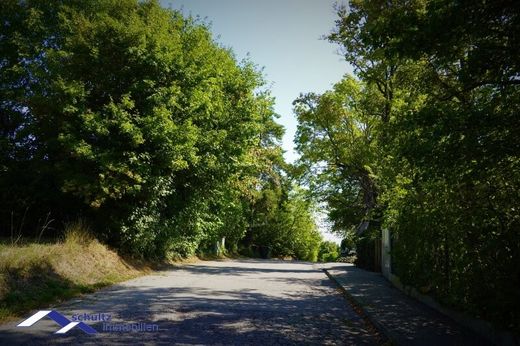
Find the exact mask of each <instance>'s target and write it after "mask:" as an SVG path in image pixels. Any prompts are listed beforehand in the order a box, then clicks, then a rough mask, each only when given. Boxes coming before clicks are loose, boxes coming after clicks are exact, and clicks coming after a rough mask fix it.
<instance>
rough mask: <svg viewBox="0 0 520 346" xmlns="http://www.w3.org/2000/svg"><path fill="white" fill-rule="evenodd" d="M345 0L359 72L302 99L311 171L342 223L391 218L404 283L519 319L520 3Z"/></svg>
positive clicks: (343, 29) (386, 222) (344, 40)
mask: <svg viewBox="0 0 520 346" xmlns="http://www.w3.org/2000/svg"><path fill="white" fill-rule="evenodd" d="M337 10H338V20H337V22H336V24H337V25H336V28H335V29H334V31H333V32H332V33H331V34H330V35H329V39H330V40H331V41H332V42H335V43H339V44H340V45H341V46H342V48H343V53H344V55H345V58H346V60H347V61H348V62H349V63H350V64H351V65H352V66H354V69H355V73H356V76H357V77H358V80H356V79H353V78H352V77H346V78H345V79H344V80H343V81H342V82H340V83H338V85H345V84H346V85H356V87H349V88H346V89H345V88H344V89H340V88H339V87H338V85H336V86H335V87H334V89H333V90H332V91H328V92H326V93H324V94H323V95H313V94H310V95H306V96H303V97H300V98H299V99H298V100H296V103H295V104H296V113H297V115H298V119H299V122H300V125H299V129H298V135H297V143H298V149H299V151H300V152H301V153H302V162H301V166H302V171H303V172H304V174H305V175H304V178H305V181H307V182H308V183H309V184H310V186H311V187H312V188H313V191H314V192H315V194H316V195H318V196H319V197H320V198H322V199H324V200H326V201H327V202H328V205H329V208H330V213H329V217H330V218H331V220H332V221H333V223H334V226H335V227H336V229H337V230H340V231H343V232H345V231H348V230H352V228H353V227H355V225H356V224H357V223H360V222H361V224H362V222H363V221H370V222H369V223H370V224H373V225H376V224H377V222H378V221H380V222H383V227H387V228H389V229H390V230H391V233H392V234H393V239H394V241H393V245H394V246H393V250H392V265H393V269H395V270H396V272H397V274H398V275H399V276H400V278H401V279H402V281H403V282H404V283H406V284H409V285H413V286H415V287H418V288H419V287H420V288H421V289H422V290H423V291H424V290H426V291H428V292H429V293H430V294H432V295H434V296H435V297H436V298H438V299H440V300H441V301H443V302H444V303H446V304H448V305H451V306H454V307H456V308H459V309H461V310H465V311H467V312H470V313H472V314H473V315H475V316H478V317H482V318H485V319H488V320H490V321H493V322H495V323H497V324H500V325H501V326H502V327H506V328H509V329H515V330H517V331H518V330H520V315H519V314H518V311H520V305H519V304H520V292H519V291H518V289H517V288H518V286H519V284H520V271H519V270H520V269H519V267H518V263H519V261H520V257H519V256H520V237H519V234H518V229H519V227H520V223H519V222H520V214H519V210H518V208H517V206H516V205H517V204H518V203H517V201H518V199H519V197H520V195H519V191H520V175H519V172H520V157H519V153H520V147H519V145H520V142H519V141H518V138H520V124H519V118H518V114H517V113H518V106H519V104H520V82H519V79H518V76H519V75H520V70H519V68H520V58H519V57H520V54H519V49H520V48H519V47H520V44H519V42H518V35H516V33H517V32H519V31H520V7H519V5H518V3H516V2H511V1H492V2H489V1H473V2H471V1H459V2H453V1H448V0H414V1H392V2H381V1H377V0H374V1H372V0H370V1H361V0H352V1H350V2H349V5H348V7H347V6H344V7H342V6H339V7H338V8H337ZM331 100H337V101H331ZM364 100H370V101H371V102H372V104H367V102H366V101H364ZM331 104H332V106H331ZM363 114H366V115H367V116H364V117H363V116H362V115H363ZM351 124H356V125H357V128H358V132H357V133H359V134H360V135H359V136H357V137H355V136H352V135H351V134H352V133H353V131H352V125H351ZM365 129H370V133H365V131H364V130H365ZM308 143H312V145H311V144H308ZM363 167H368V168H369V169H367V172H368V174H367V176H368V177H370V181H371V185H372V186H373V187H374V188H373V189H372V191H373V192H374V193H372V196H373V197H374V199H373V200H372V202H373V203H372V207H371V208H368V207H369V206H370V204H369V203H366V201H368V200H366V199H364V198H361V196H363V195H366V193H367V191H370V189H366V188H365V187H364V186H363V185H362V184H361V182H360V179H359V178H358V177H357V176H356V171H360V169H361V168H363ZM363 202H364V203H363ZM369 209H370V210H371V211H370V212H367V211H368V210H369ZM373 221H375V222H373ZM361 224H360V225H361ZM367 224H368V223H367ZM357 229H358V230H360V231H361V230H362V228H361V227H357ZM367 233H370V232H365V235H364V236H362V237H361V239H360V242H358V246H357V247H358V248H357V250H358V255H360V256H361V257H362V256H363V255H362V252H368V251H370V248H371V246H370V245H367V244H368V242H369V240H370V239H369V238H367ZM376 233H377V230H376ZM377 236H378V235H377V234H376V237H377ZM364 243H366V244H364ZM372 248H373V247H372ZM369 257H370V256H369Z"/></svg>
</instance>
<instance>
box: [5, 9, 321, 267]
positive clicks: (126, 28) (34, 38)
mask: <svg viewBox="0 0 520 346" xmlns="http://www.w3.org/2000/svg"><path fill="white" fill-rule="evenodd" d="M0 16H1V22H0V23H1V24H0V25H1V26H2V29H1V34H0V59H1V60H0V69H1V74H0V100H1V101H0V125H1V128H0V131H1V134H2V136H1V138H0V148H1V153H2V155H1V157H0V174H1V179H0V191H1V193H2V200H1V202H0V210H1V212H0V214H1V215H0V216H1V218H0V219H1V222H2V230H3V234H4V235H5V236H8V234H9V232H10V230H11V231H12V230H13V229H16V230H17V231H18V230H19V231H20V232H23V233H24V235H28V236H30V235H34V234H37V233H38V232H39V230H40V229H42V228H41V226H42V223H43V220H44V219H45V218H46V216H47V220H49V219H50V220H53V224H52V225H51V226H52V227H49V228H46V232H51V231H52V229H53V228H54V229H56V230H55V233H56V232H58V231H59V229H60V223H62V222H65V221H67V220H69V219H73V218H77V217H82V218H86V219H88V220H89V222H91V223H93V224H94V225H95V227H93V229H95V230H96V233H97V235H98V236H99V237H100V238H101V239H102V240H104V241H106V242H109V243H110V244H112V245H115V246H117V247H118V248H119V249H121V250H122V251H126V252H129V253H132V254H135V255H139V256H144V257H165V256H169V255H182V256H184V255H190V254H193V253H194V251H195V250H196V249H204V248H205V247H208V246H210V245H209V244H211V243H212V242H214V241H216V240H217V239H221V238H222V237H225V238H227V244H228V246H229V247H230V248H235V249H236V248H237V247H238V245H239V242H240V241H241V240H242V239H243V237H244V235H245V233H246V231H247V230H248V229H250V228H251V225H255V224H256V223H257V222H258V220H257V219H258V217H259V216H258V215H259V214H258V213H260V212H262V213H264V214H269V213H271V214H272V215H271V214H269V220H268V221H269V222H276V223H277V224H276V225H274V224H271V223H269V224H268V225H266V226H265V227H266V228H269V227H271V228H272V227H285V226H286V224H288V223H290V224H291V225H292V227H293V228H292V229H290V230H285V229H284V232H286V231H287V232H289V233H288V234H286V235H285V237H286V238H288V239H289V240H286V242H289V243H290V242H295V241H299V239H300V238H299V237H300V232H304V233H305V232H310V233H309V234H312V235H309V237H311V238H312V241H314V242H317V243H319V241H320V240H319V237H318V236H316V234H315V232H316V230H315V225H314V223H313V221H312V219H309V215H310V214H309V213H310V212H307V210H308V208H309V206H308V205H307V204H304V203H303V202H301V200H300V199H299V198H298V197H295V198H294V199H293V197H292V196H293V195H292V192H291V191H292V187H291V186H290V184H289V185H287V184H286V183H283V184H285V185H287V186H283V187H282V183H280V182H279V180H281V179H282V177H283V176H284V174H285V173H284V171H285V164H284V163H283V158H282V151H281V148H280V138H281V136H282V134H283V128H282V127H281V126H280V125H278V124H277V123H276V122H275V120H276V117H277V115H276V114H275V113H274V111H273V102H274V101H273V98H272V97H271V96H270V94H269V90H268V89H267V88H266V87H265V86H264V80H263V77H262V75H261V73H260V72H259V71H258V70H257V68H256V67H255V66H254V64H253V63H252V62H250V61H242V62H238V61H237V60H236V58H235V56H234V54H233V52H232V51H231V50H229V49H226V48H223V47H221V46H220V45H219V44H218V43H216V42H215V41H214V40H213V38H212V36H211V34H210V31H209V30H208V27H207V25H206V24H205V23H203V22H200V21H198V20H195V19H192V18H184V17H183V16H182V15H181V14H180V13H179V12H176V11H172V10H167V9H164V8H162V7H161V6H159V4H158V2H157V1H137V0H122V1H119V0H118V1H112V0H87V1H60V0H51V1H44V2H42V1H36V0H35V1H33V0H29V1H18V0H6V1H2V2H1V4H0ZM281 193H282V194H284V196H283V197H282V196H281V195H280V194H281ZM270 195H274V197H272V198H271V197H268V196H270ZM264 199H265V200H264ZM260 204H262V206H261V207H257V206H258V205H260ZM273 205H276V206H277V207H276V208H278V209H276V208H275V207H274V206H273ZM251 209H255V214H254V216H253V217H251V215H250V211H251ZM300 209H301V210H300ZM258 210H261V211H258ZM302 210H303V211H302ZM302 222H303V223H306V224H305V225H301V223H302ZM296 227H298V228H296ZM258 232H259V234H260V233H261V231H258ZM280 232H281V231H280ZM290 232H293V233H290ZM255 237H256V238H253V239H254V240H250V241H256V240H255V239H257V238H259V237H260V236H259V235H255ZM264 242H266V246H267V245H270V244H271V243H273V244H274V243H276V244H278V243H279V241H278V240H275V239H274V238H273V239H271V238H270V239H269V240H268V241H267V240H266V241H264ZM267 243H268V244H267ZM242 245H243V246H246V247H247V246H251V244H246V243H243V244H242ZM287 246H289V245H287ZM287 246H285V247H284V248H283V251H282V249H279V252H280V253H278V252H277V251H278V250H277V251H275V252H274V253H273V255H278V254H283V255H285V254H287V255H289V254H290V255H294V256H297V257H302V258H312V257H313V256H310V255H307V254H306V252H305V251H306V250H305V251H304V250H302V252H299V251H300V248H299V247H298V246H299V245H291V246H292V247H291V246H289V248H290V249H291V251H289V250H287ZM305 246H306V245H305ZM305 246H303V247H305ZM309 246H310V247H311V248H312V249H313V248H315V247H317V245H316V244H314V245H313V244H311V245H309ZM293 249H294V251H293ZM312 251H313V250H312ZM312 251H311V252H312ZM282 252H283V253H282Z"/></svg>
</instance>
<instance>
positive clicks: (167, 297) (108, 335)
mask: <svg viewBox="0 0 520 346" xmlns="http://www.w3.org/2000/svg"><path fill="white" fill-rule="evenodd" d="M42 310H43V309H42ZM45 310H54V311H56V312H58V313H60V314H61V315H63V316H65V317H66V318H67V319H68V320H69V321H71V322H74V321H75V320H73V317H76V320H77V319H78V318H83V319H84V318H90V319H98V321H94V322H93V321H85V323H86V324H87V325H88V326H91V327H93V328H94V329H95V330H96V331H97V333H96V334H87V333H85V332H84V331H83V330H81V329H80V328H79V326H80V325H74V326H72V327H71V329H70V330H69V331H68V332H66V333H64V334H56V331H58V330H60V329H61V328H62V327H60V326H59V325H58V324H57V323H56V322H54V321H53V320H51V319H50V318H49V315H47V316H45V317H43V318H42V319H40V320H39V321H38V322H35V323H34V324H33V325H32V326H30V327H16V325H17V324H18V323H20V322H22V321H17V322H13V323H8V324H4V325H1V326H0V344H1V345H49V344H87V345H88V344H92V345H101V344H106V345H110V344H115V345H128V344H132V345H153V344H158V345H161V344H164V345H171V344H178V345H266V346H267V345H292V344H298V345H300V344H303V345H313V344H316V345H317V344H320V345H321V344H326V345H327V344H328V345H346V344H353V345H373V344H376V339H375V337H374V335H372V334H371V333H370V332H369V331H368V330H367V327H366V325H365V323H364V321H363V320H362V319H361V317H360V316H359V315H358V314H357V313H356V312H354V310H353V309H352V307H351V306H350V305H349V303H348V302H347V301H346V300H345V299H344V298H343V297H342V295H341V294H340V293H339V291H338V290H337V289H336V287H335V286H334V284H333V283H332V282H331V281H330V280H329V279H328V278H327V276H326V275H325V274H324V273H323V271H322V270H321V269H320V267H319V265H316V264H312V263H305V262H290V261H275V260H272V261H269V260H233V261H206V262H199V263H194V264H184V265H180V266H178V267H177V268H174V269H169V270H166V271H162V272H158V273H155V274H153V275H148V276H143V277H140V278H137V279H134V280H130V281H127V282H124V283H122V284H119V285H115V286H112V287H109V288H106V289H103V290H100V291H98V292H96V293H94V294H91V295H87V296H84V297H82V298H80V299H77V300H73V301H70V302H67V303H64V304H60V305H57V306H54V307H52V308H49V309H45ZM36 312H37V311H34V312H33V313H36ZM30 316H31V314H28V315H27V316H25V317H26V318H29V317H30ZM78 316H79V317H78ZM108 318H110V320H108ZM99 319H105V321H104V322H103V321H99ZM107 320H108V321H107ZM66 328H67V327H65V329H66ZM104 329H105V330H104ZM131 329H135V330H134V331H132V330H131ZM147 330H148V331H147Z"/></svg>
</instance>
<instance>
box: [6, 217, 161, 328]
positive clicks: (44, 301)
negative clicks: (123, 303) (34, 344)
mask: <svg viewBox="0 0 520 346" xmlns="http://www.w3.org/2000/svg"><path fill="white" fill-rule="evenodd" d="M64 234H65V235H64V238H63V240H62V241H61V242H59V243H56V244H34V243H33V244H25V245H2V244H0V321H5V320H8V319H12V318H18V317H20V315H21V314H25V313H26V312H27V311H29V310H32V309H36V308H40V307H43V306H46V305H48V304H52V303H56V302H59V301H61V300H64V299H69V298H71V297H73V296H76V295H79V294H82V293H87V292H92V291H94V290H95V289H97V288H100V287H103V286H106V285H110V284H114V283H117V282H121V281H124V280H128V279H130V278H133V277H136V276H139V275H143V274H146V273H148V272H150V271H151V269H150V267H149V266H148V265H147V264H144V263H138V262H135V261H127V260H125V259H123V258H121V257H120V256H119V255H118V254H117V253H115V252H114V251H112V250H110V249H108V248H107V247H106V246H105V245H103V244H101V243H99V242H98V241H97V240H96V239H95V238H94V237H93V236H92V233H91V232H90V230H89V228H88V227H87V225H86V224H85V223H84V222H83V221H82V220H79V221H76V222H74V223H71V224H69V225H67V227H66V229H65V232H64Z"/></svg>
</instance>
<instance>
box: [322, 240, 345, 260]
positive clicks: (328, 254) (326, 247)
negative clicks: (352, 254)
mask: <svg viewBox="0 0 520 346" xmlns="http://www.w3.org/2000/svg"><path fill="white" fill-rule="evenodd" d="M339 257H340V248H339V246H338V244H336V243H335V242H333V241H323V242H321V244H320V251H319V252H318V261H320V262H334V261H335V260H337V259H338V258H339Z"/></svg>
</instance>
